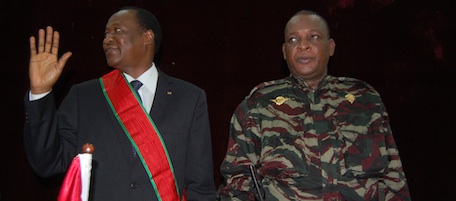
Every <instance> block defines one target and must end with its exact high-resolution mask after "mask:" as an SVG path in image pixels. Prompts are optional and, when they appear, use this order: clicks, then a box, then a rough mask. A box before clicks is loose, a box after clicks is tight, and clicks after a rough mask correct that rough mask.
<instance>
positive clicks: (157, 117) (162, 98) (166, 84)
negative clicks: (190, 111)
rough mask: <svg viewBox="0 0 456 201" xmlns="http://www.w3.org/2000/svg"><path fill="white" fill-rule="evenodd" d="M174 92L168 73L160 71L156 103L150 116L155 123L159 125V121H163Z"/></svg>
mask: <svg viewBox="0 0 456 201" xmlns="http://www.w3.org/2000/svg"><path fill="white" fill-rule="evenodd" d="M173 93H174V85H173V81H172V80H171V79H170V77H169V76H168V75H166V74H165V73H163V72H161V71H159V73H158V83H157V90H156V91H155V98H154V103H153V104H152V109H151V112H150V116H151V117H152V120H153V121H154V123H155V124H156V125H157V126H158V125H159V122H161V121H162V119H163V117H164V115H165V111H166V110H167V107H168V105H169V103H170V102H171V99H172V97H173Z"/></svg>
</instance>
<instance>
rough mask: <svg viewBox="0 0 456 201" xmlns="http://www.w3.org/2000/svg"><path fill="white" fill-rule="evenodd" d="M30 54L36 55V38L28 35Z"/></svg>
mask: <svg viewBox="0 0 456 201" xmlns="http://www.w3.org/2000/svg"><path fill="white" fill-rule="evenodd" d="M30 55H31V56H33V55H36V39H35V37H34V36H31V37H30Z"/></svg>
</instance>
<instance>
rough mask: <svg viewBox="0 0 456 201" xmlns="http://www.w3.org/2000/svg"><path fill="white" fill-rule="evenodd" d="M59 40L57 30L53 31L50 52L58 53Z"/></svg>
mask: <svg viewBox="0 0 456 201" xmlns="http://www.w3.org/2000/svg"><path fill="white" fill-rule="evenodd" d="M59 40H60V34H59V32H58V31H54V40H53V41H52V49H51V53H52V54H55V55H57V54H58V53H59Z"/></svg>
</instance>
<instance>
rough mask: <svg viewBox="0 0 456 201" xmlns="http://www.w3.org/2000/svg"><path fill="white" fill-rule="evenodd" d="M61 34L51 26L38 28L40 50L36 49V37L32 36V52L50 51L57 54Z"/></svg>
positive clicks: (34, 53)
mask: <svg viewBox="0 0 456 201" xmlns="http://www.w3.org/2000/svg"><path fill="white" fill-rule="evenodd" d="M59 41H60V34H59V32H58V31H53V28H52V27H51V26H47V27H46V31H45V30H44V29H40V30H38V51H37V50H36V38H35V37H34V36H32V37H30V53H31V54H32V55H36V54H37V53H42V52H48V53H52V54H55V55H57V54H58V50H59Z"/></svg>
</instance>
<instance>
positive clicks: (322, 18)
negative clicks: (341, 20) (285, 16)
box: [292, 10, 331, 38]
mask: <svg viewBox="0 0 456 201" xmlns="http://www.w3.org/2000/svg"><path fill="white" fill-rule="evenodd" d="M298 15H315V16H317V17H318V18H320V19H321V20H322V21H323V23H324V25H325V27H326V30H327V31H328V37H329V38H331V31H330V30H329V24H328V22H327V21H326V19H325V18H324V17H322V16H321V15H319V14H318V13H317V12H315V11H311V10H300V11H298V12H296V13H295V14H294V15H293V16H292V18H293V17H294V16H298Z"/></svg>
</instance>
